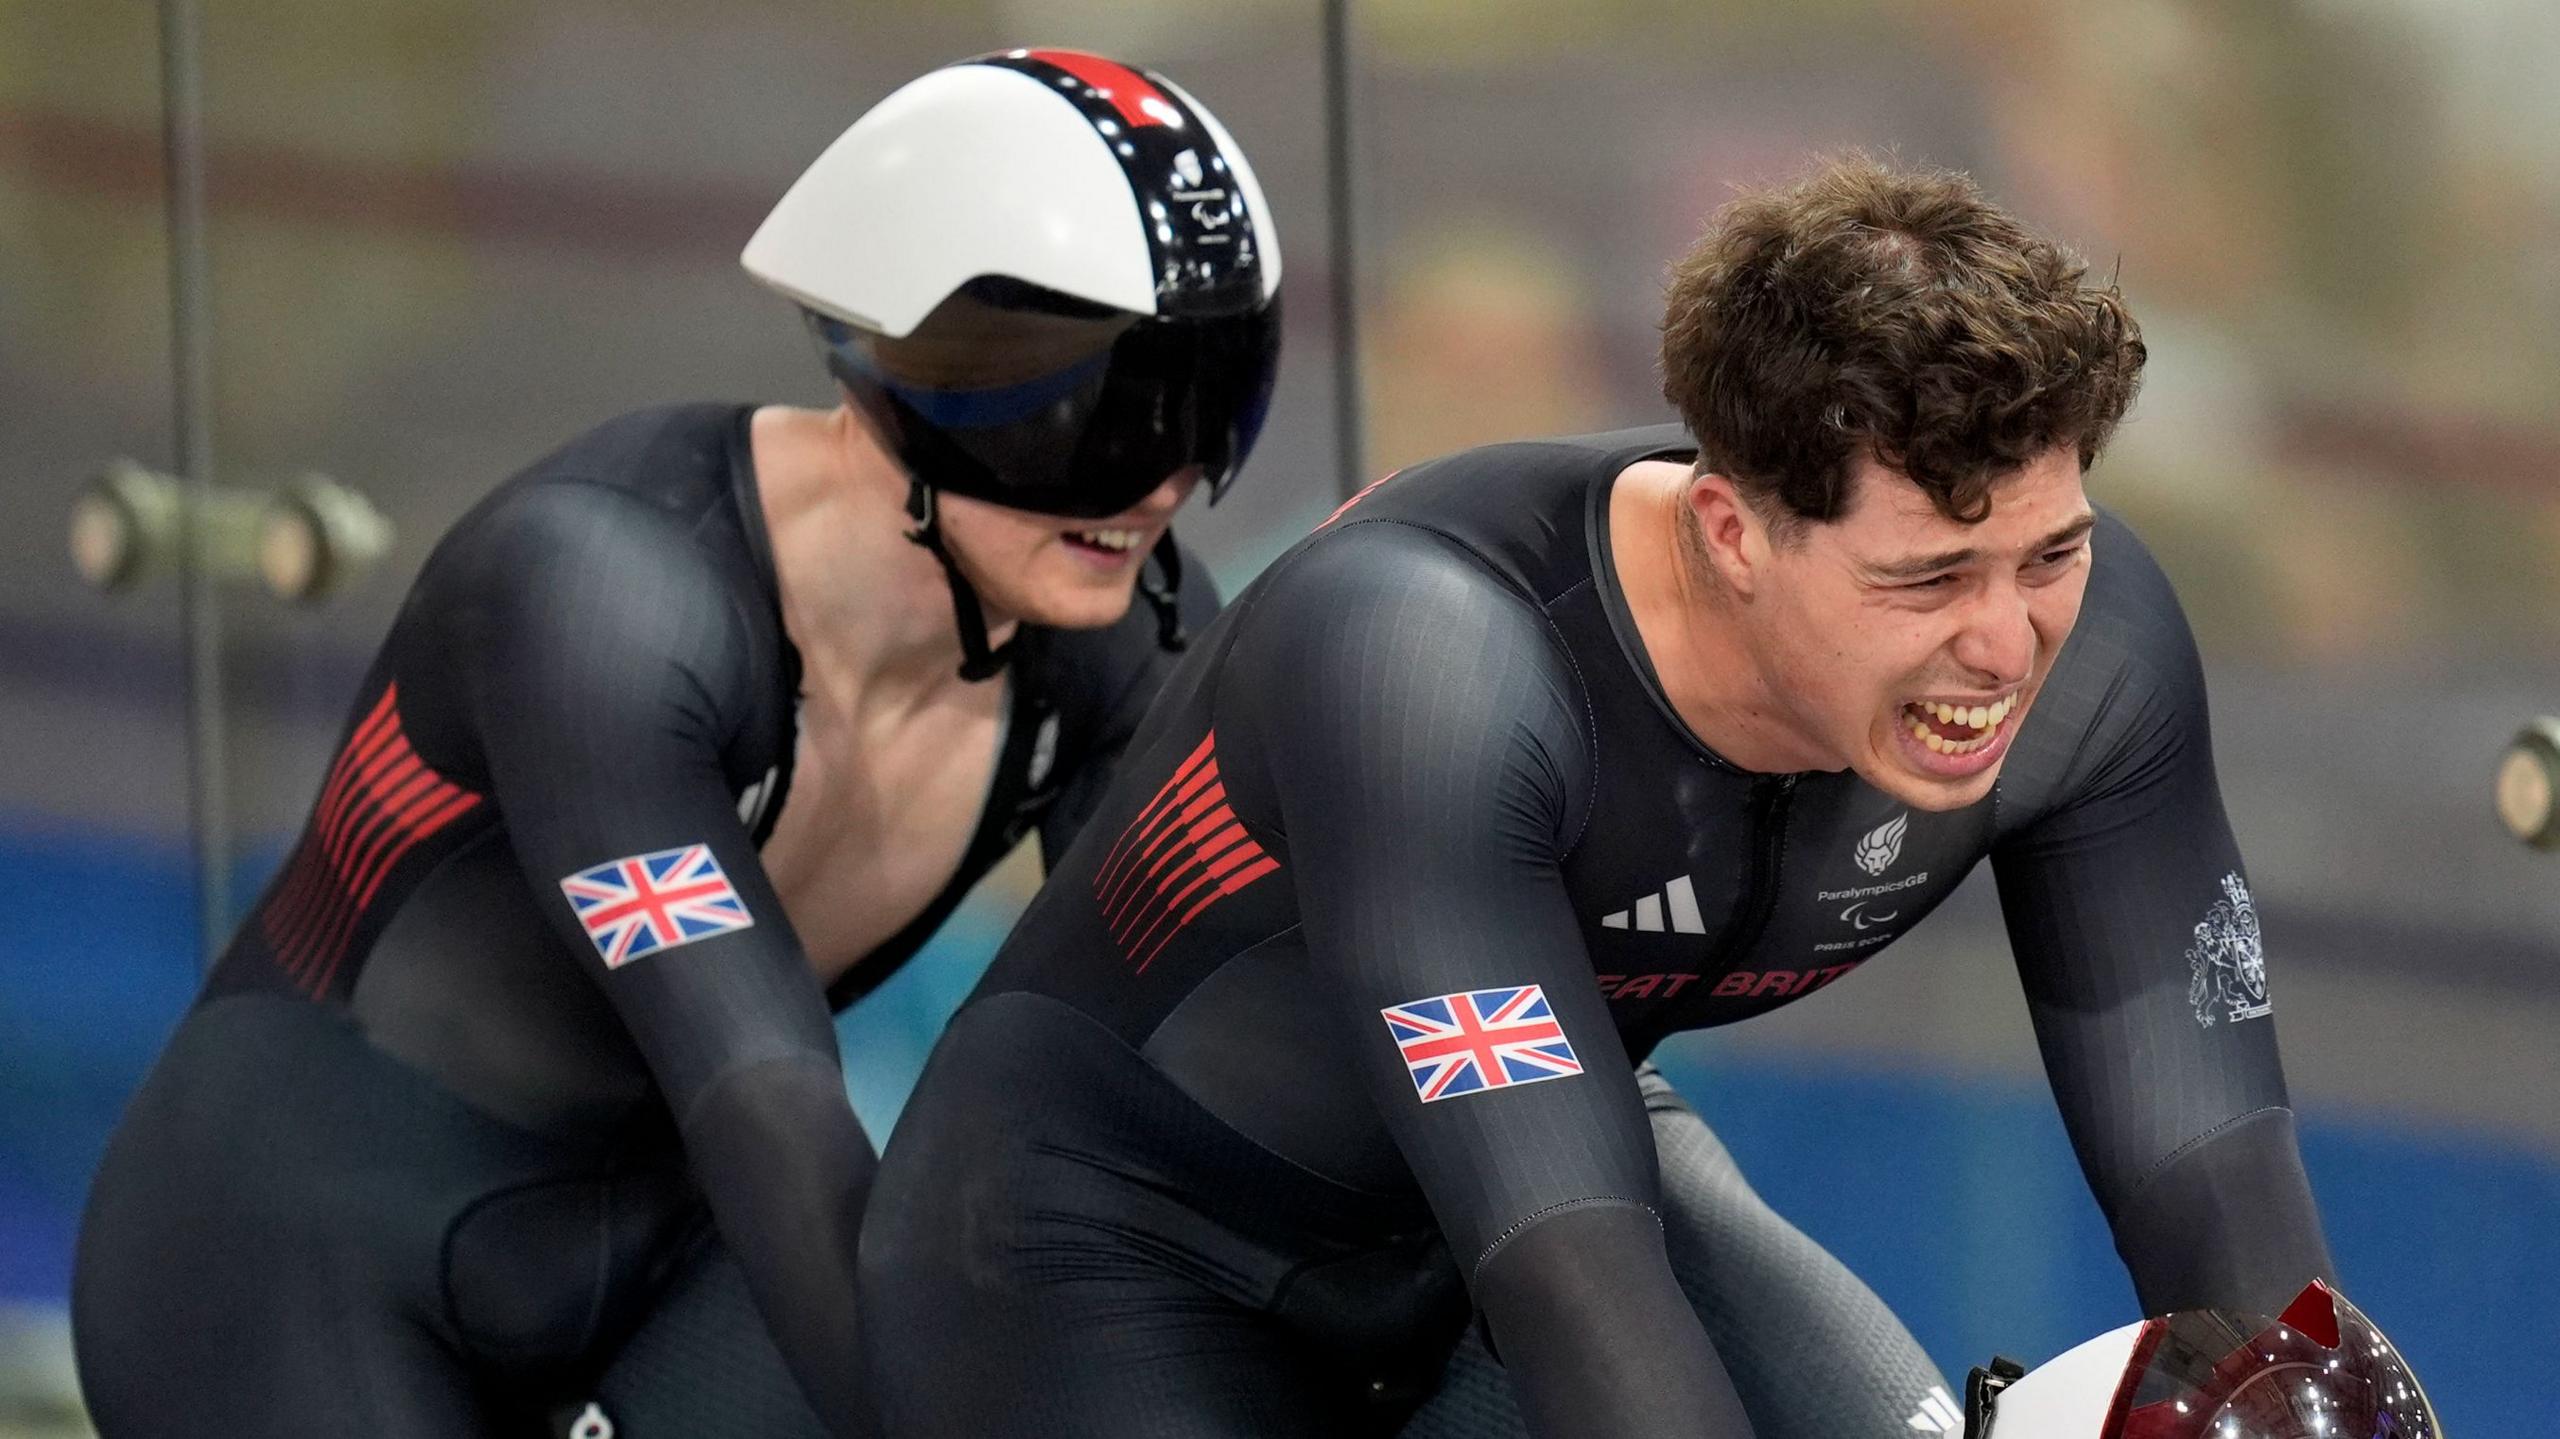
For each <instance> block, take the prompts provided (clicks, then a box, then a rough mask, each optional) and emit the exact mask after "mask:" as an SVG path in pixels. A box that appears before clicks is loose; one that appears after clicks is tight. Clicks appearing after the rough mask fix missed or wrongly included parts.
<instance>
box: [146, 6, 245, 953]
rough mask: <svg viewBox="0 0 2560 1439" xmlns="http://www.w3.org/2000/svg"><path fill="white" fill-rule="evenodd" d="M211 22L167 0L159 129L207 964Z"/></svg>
mask: <svg viewBox="0 0 2560 1439" xmlns="http://www.w3.org/2000/svg"><path fill="white" fill-rule="evenodd" d="M203 50H204V23H203V16H202V13H201V11H200V10H199V9H198V6H197V0H160V104H161V112H160V137H161V150H162V158H163V162H164V163H165V165H166V166H167V169H168V206H169V348H170V369H171V381H172V386H173V388H174V391H175V394H176V398H177V404H176V419H177V436H176V441H177V472H178V476H179V478H181V479H182V480H184V481H185V482H186V492H187V501H188V502H187V504H186V505H184V506H183V507H181V509H180V516H181V518H180V544H179V546H178V623H179V628H180V630H181V632H182V634H183V636H184V642H185V645H186V696H187V698H186V703H187V822H188V825H189V827H190V829H191V830H192V832H193V836H194V842H195V885H196V923H197V929H198V939H199V942H200V944H201V946H202V957H203V960H204V962H205V963H206V964H207V965H210V964H211V963H212V962H213V957H214V956H215V955H216V954H217V953H219V952H220V950H221V946H222V944H223V941H224V940H225V939H227V938H228V937H229V935H230V930H231V916H230V900H231V816H230V803H229V796H230V788H229V782H228V780H227V778H226V776H225V773H224V770H225V764H224V761H225V754H224V743H223V710H222V630H221V618H222V617H221V613H220V611H219V610H218V609H217V608H216V600H215V595H214V588H213V575H212V574H211V573H210V572H209V570H208V567H207V566H206V565H205V563H204V555H203V553H202V551H203V547H202V546H201V545H199V544H198V543H197V538H198V536H197V530H198V527H199V525H200V523H201V515H202V513H203V511H204V510H205V508H206V501H207V500H209V499H210V497H211V492H212V489H213V479H214V467H213V326H212V305H211V299H212V284H211V281H210V279H209V277H208V274H207V265H206V246H205V198H204V191H205V181H204V62H203Z"/></svg>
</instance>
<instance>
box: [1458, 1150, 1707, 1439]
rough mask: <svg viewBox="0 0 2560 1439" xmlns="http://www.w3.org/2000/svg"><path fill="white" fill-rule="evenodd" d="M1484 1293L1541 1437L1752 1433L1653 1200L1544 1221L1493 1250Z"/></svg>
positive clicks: (1480, 1276) (1480, 1291)
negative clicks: (1666, 1246)
mask: <svg viewBox="0 0 2560 1439" xmlns="http://www.w3.org/2000/svg"><path fill="white" fill-rule="evenodd" d="M1475 1294H1476V1302H1477V1303H1478V1305H1479V1306H1481V1307H1482V1308H1483V1310H1484V1313H1485V1320H1486V1323H1487V1326H1488V1327H1489V1328H1490V1329H1491V1331H1492V1335H1493V1341H1494V1344H1495V1346H1496V1348H1497V1349H1498V1350H1499V1351H1500V1353H1501V1356H1502V1363H1503V1367H1504V1368H1505V1369H1507V1370H1508V1371H1509V1372H1510V1374H1511V1381H1512V1384H1513V1387H1514V1388H1515V1389H1516V1391H1517V1392H1518V1395H1519V1400H1520V1409H1521V1413H1522V1415H1523V1416H1524V1417H1525V1418H1526V1419H1527V1421H1528V1426H1529V1432H1530V1433H1531V1434H1532V1435H1535V1436H1537V1439H1568V1436H1569V1439H1656V1436H1659V1439H1751V1421H1750V1420H1749V1419H1748V1418H1747V1417H1746V1416H1745V1415H1744V1414H1743V1412H1742V1401H1741V1399H1740V1398H1739V1397H1737V1396H1736V1395H1735V1393H1734V1388H1733V1380H1732V1379H1731V1377H1729V1376H1728V1375H1727V1374H1726V1373H1725V1368H1724V1364H1723V1362H1722V1361H1721V1360H1719V1359H1718V1358H1717V1357H1716V1352H1715V1349H1714V1347H1713V1346H1712V1345H1710V1344H1709V1343H1708V1342H1707V1335H1706V1330H1705V1329H1704V1327H1702V1326H1701V1325H1700V1324H1699V1322H1698V1316H1697V1313H1696V1311H1694V1310H1693V1309H1691V1308H1690V1307H1689V1301H1688V1299H1687V1297H1686V1296H1685V1295H1683V1294H1682V1293H1681V1292H1680V1286H1679V1284H1678V1282H1677V1281H1676V1280H1674V1279H1673V1277H1672V1273H1671V1262H1670V1259H1669V1257H1668V1256H1667V1255H1666V1254H1665V1253H1664V1252H1663V1247H1662V1227H1661V1225H1660V1223H1659V1222H1658V1221H1657V1220H1656V1219H1655V1218H1654V1215H1653V1213H1652V1211H1650V1210H1647V1209H1645V1208H1643V1207H1641V1206H1638V1205H1634V1204H1628V1203H1624V1202H1617V1201H1607V1202H1600V1203H1592V1204H1585V1205H1580V1206H1576V1207H1574V1208H1569V1209H1565V1210H1561V1211H1558V1212H1555V1213H1552V1214H1549V1215H1547V1216H1545V1217H1544V1218H1541V1219H1536V1220H1533V1221H1531V1222H1530V1223H1529V1224H1528V1226H1527V1227H1525V1228H1523V1229H1522V1230H1520V1231H1519V1232H1518V1233H1516V1234H1514V1235H1512V1236H1510V1237H1509V1238H1507V1239H1505V1240H1503V1241H1502V1243H1501V1244H1500V1245H1498V1246H1497V1247H1496V1248H1495V1249H1494V1251H1493V1253H1492V1254H1491V1255H1489V1256H1488V1257H1487V1258H1486V1259H1485V1261H1484V1264H1483V1265H1482V1267H1481V1268H1479V1269H1478V1271H1477V1276H1476V1284H1475Z"/></svg>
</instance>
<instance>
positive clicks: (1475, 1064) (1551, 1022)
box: [1378, 984, 1582, 1104]
mask: <svg viewBox="0 0 2560 1439" xmlns="http://www.w3.org/2000/svg"><path fill="white" fill-rule="evenodd" d="M1378 1013H1379V1014H1381V1015H1383V1016H1385V1017H1386V1021H1387V1032H1388V1033H1390V1034H1392V1035H1394V1036H1395V1040H1396V1047H1397V1048H1398V1049H1400V1050H1402V1051H1403V1052H1404V1063H1405V1067H1406V1068H1407V1069H1409V1070H1411V1071H1412V1072H1413V1090H1414V1093H1416V1094H1418V1095H1420V1096H1422V1102H1423V1103H1425V1104H1430V1103H1433V1102H1434V1101H1437V1100H1442V1099H1447V1098H1450V1097H1451V1096H1453V1095H1459V1094H1474V1093H1476V1092H1477V1091H1478V1090H1485V1089H1507V1088H1509V1087H1510V1086H1512V1085H1515V1084H1535V1083H1537V1082H1538V1081H1539V1080H1542V1079H1563V1078H1565V1077H1566V1076H1568V1075H1574V1074H1580V1073H1581V1072H1582V1061H1581V1060H1579V1059H1576V1058H1574V1056H1573V1045H1572V1043H1571V1042H1570V1041H1568V1040H1567V1039H1566V1038H1565V1037H1564V1026H1562V1025H1560V1024H1558V1023H1556V1016H1555V1011H1554V1010H1552V1009H1549V1008H1548V1007H1547V995H1546V991H1544V990H1542V989H1540V988H1539V987H1538V986H1536V985H1534V984H1524V985H1521V986H1519V987H1517V988H1514V989H1470V990H1465V991H1462V992H1460V993H1457V994H1443V995H1437V996H1434V997H1433V998H1430V999H1417V1000H1414V1001H1412V1002H1411V1003H1408V1004H1397V1005H1390V1006H1388V1007H1387V1008H1385V1009H1382V1010H1379V1011H1378Z"/></svg>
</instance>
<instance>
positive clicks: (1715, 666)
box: [1609, 460, 1839, 774]
mask: <svg viewBox="0 0 2560 1439" xmlns="http://www.w3.org/2000/svg"><path fill="white" fill-rule="evenodd" d="M1689 484H1690V472H1689V468H1688V466H1686V465H1682V464H1678V463H1675V462H1672V461H1668V460H1645V461H1639V462H1638V463H1636V464H1634V465H1631V466H1629V467H1628V468H1627V469H1626V470H1625V471H1623V472H1622V473H1621V474H1620V475H1619V477H1618V482H1617V485H1616V487H1615V488H1614V489H1613V490H1611V492H1610V495H1609V543H1610V550H1611V553H1612V555H1613V557H1614V559H1615V561H1616V568H1617V571H1618V583H1619V586H1620V588H1621V589H1622V590H1623V591H1624V592H1625V594H1626V597H1627V608H1628V610H1629V611H1630V612H1631V613H1633V615H1634V616H1635V622H1636V633H1637V636H1638V638H1639V639H1640V640H1641V641H1642V642H1643V644H1644V650H1645V657H1646V658H1647V659H1649V660H1651V661H1652V662H1653V671H1654V674H1655V676H1656V677H1657V678H1659V679H1660V681H1661V683H1662V690H1663V696H1664V698H1665V699H1667V700H1669V701H1670V703H1671V708H1672V710H1673V712H1674V713H1676V714H1678V715H1679V716H1680V721H1681V723H1683V724H1685V725H1687V726H1688V727H1689V732H1690V733H1691V734H1693V735H1695V736H1697V738H1698V741H1699V742H1700V743H1701V744H1704V745H1705V746H1706V747H1707V748H1709V749H1711V750H1714V751H1715V752H1716V753H1717V754H1719V755H1721V756H1723V757H1724V758H1725V759H1726V760H1727V761H1728V762H1730V763H1731V764H1733V765H1734V766H1736V767H1737V768H1740V769H1745V770H1750V771H1753V772H1755V773H1761V774H1785V773H1791V772H1794V771H1799V770H1807V769H1836V768H1838V767H1839V766H1838V764H1837V763H1836V762H1833V761H1830V760H1828V759H1827V758H1826V757H1825V756H1824V755H1823V754H1822V753H1821V752H1820V751H1819V750H1818V749H1817V748H1816V747H1815V745H1814V744H1813V743H1812V741H1811V740H1810V739H1809V738H1808V737H1807V736H1806V734H1805V730H1804V727H1803V726H1802V725H1801V724H1799V723H1798V722H1797V721H1796V719H1795V718H1794V716H1793V714H1792V713H1791V712H1790V710H1789V709H1788V708H1787V706H1786V705H1785V704H1784V702H1783V700H1782V698H1781V694H1780V691H1779V689H1778V687H1777V685H1776V684H1775V683H1774V682H1773V675H1772V671H1771V667H1770V666H1769V665H1768V664H1767V662H1766V661H1765V660H1764V659H1763V657H1762V656H1761V655H1760V654H1759V652H1758V651H1757V649H1756V648H1755V647H1754V646H1753V645H1752V643H1751V634H1752V626H1751V614H1750V603H1751V602H1750V600H1748V599H1747V598H1745V597H1744V596H1742V595H1739V594H1737V593H1735V592H1734V590H1733V588H1732V587H1731V586H1729V585H1727V584H1726V583H1724V581H1723V580H1722V579H1721V578H1720V577H1719V576H1718V575H1717V574H1716V573H1715V570H1714V568H1713V567H1712V566H1711V565H1709V564H1708V563H1707V561H1706V558H1705V556H1703V555H1701V554H1699V553H1698V552H1697V551H1698V548H1699V546H1700V544H1701V543H1702V542H1701V541H1699V540H1698V539H1697V538H1696V535H1695V530H1696V527H1697V523H1698V521H1697V517H1696V516H1695V515H1694V514H1692V513H1691V511H1690V509H1689Z"/></svg>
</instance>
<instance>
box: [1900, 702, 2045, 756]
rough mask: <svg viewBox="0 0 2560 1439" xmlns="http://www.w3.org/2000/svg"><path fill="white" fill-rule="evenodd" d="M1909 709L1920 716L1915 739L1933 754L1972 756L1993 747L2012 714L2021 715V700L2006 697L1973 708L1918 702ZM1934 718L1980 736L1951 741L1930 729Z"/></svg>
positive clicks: (1914, 723) (1914, 725)
mask: <svg viewBox="0 0 2560 1439" xmlns="http://www.w3.org/2000/svg"><path fill="white" fill-rule="evenodd" d="M1909 709H1910V711H1911V712H1912V713H1913V714H1914V715H1917V716H1919V717H1918V718H1914V719H1912V721H1911V736H1912V738H1914V739H1916V740H1918V741H1920V742H1921V743H1922V744H1925V745H1927V746H1928V747H1929V748H1930V750H1931V751H1933V752H1935V753H1938V754H1970V753H1972V752H1973V751H1975V750H1978V749H1980V748H1982V747H1983V746H1984V745H1986V744H1989V743H1990V742H1991V735H1992V732H1993V731H1995V730H1997V729H1998V728H1999V727H2000V726H2001V724H2002V723H2003V722H2005V721H2006V720H2007V719H2008V718H2009V716H2010V715H2012V714H2015V713H2016V712H2017V709H2018V697H2017V696H2016V695H2015V694H2005V695H2002V696H2001V697H2000V698H1998V699H1996V700H1994V701H1992V702H1991V703H1990V704H1987V705H1969V706H1968V705H1951V704H1944V703H1941V702H1940V701H1937V700H1914V701H1912V702H1911V704H1910V706H1909ZM1932 718H1934V719H1936V720H1937V721H1938V723H1940V724H1942V725H1955V726H1961V727H1963V728H1965V729H1970V730H1978V731H1980V733H1978V734H1975V735H1974V736H1972V737H1971V738H1969V739H1954V740H1951V739H1948V738H1947V737H1946V736H1944V735H1942V734H1939V733H1938V732H1937V731H1936V730H1933V729H1931V728H1929V723H1928V721H1929V720H1930V719H1932Z"/></svg>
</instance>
